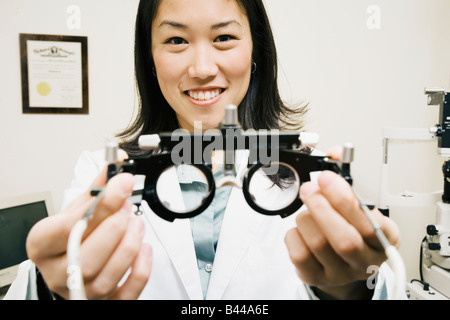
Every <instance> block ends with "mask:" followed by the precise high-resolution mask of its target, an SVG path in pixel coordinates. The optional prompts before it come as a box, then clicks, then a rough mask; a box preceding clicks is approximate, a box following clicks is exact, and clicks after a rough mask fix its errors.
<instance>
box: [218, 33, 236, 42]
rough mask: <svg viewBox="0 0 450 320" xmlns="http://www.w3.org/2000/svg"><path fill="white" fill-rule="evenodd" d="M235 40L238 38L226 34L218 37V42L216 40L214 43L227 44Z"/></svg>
mask: <svg viewBox="0 0 450 320" xmlns="http://www.w3.org/2000/svg"><path fill="white" fill-rule="evenodd" d="M234 39H236V38H235V37H233V36H231V35H229V34H225V35H221V36H218V37H217V38H216V40H214V41H215V42H227V41H230V40H234Z"/></svg>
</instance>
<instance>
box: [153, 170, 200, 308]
mask: <svg viewBox="0 0 450 320" xmlns="http://www.w3.org/2000/svg"><path fill="white" fill-rule="evenodd" d="M177 179H178V178H177V175H176V171H175V169H172V170H170V171H169V172H168V176H167V178H166V179H165V181H178V180H177ZM161 183H164V181H161ZM170 187H171V201H180V202H179V204H180V203H181V205H183V204H182V203H183V200H182V194H181V189H180V188H179V185H178V188H176V187H175V184H171V185H170ZM162 189H163V190H165V186H163V187H162ZM148 209H149V210H151V209H150V208H148ZM148 219H149V222H150V223H151V225H152V226H153V228H154V230H155V232H156V234H157V235H158V238H159V239H160V241H161V243H162V245H163V246H164V248H165V249H166V251H167V254H168V255H169V257H170V259H171V261H172V263H173V265H174V266H175V269H176V270H177V272H178V275H179V276H180V278H181V282H182V283H183V285H184V288H185V289H186V292H187V293H188V295H189V297H190V298H191V299H196V300H198V299H203V293H202V288H201V282H200V275H199V272H198V268H197V259H196V255H195V247H194V241H193V238H192V232H191V225H190V220H189V219H176V220H175V221H173V222H168V221H166V220H164V219H162V218H160V217H158V216H157V215H156V214H154V213H153V212H152V213H150V214H149V215H148Z"/></svg>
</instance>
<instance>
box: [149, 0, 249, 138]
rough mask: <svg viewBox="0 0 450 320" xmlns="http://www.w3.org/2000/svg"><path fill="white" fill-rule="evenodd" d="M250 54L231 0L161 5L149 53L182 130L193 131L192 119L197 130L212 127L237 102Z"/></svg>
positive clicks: (245, 27) (243, 20) (245, 29)
mask: <svg viewBox="0 0 450 320" xmlns="http://www.w3.org/2000/svg"><path fill="white" fill-rule="evenodd" d="M252 50H253V44H252V38H251V32H250V25H249V22H248V18H247V16H246V15H245V13H244V12H243V11H242V9H241V8H240V7H239V5H238V4H237V2H236V0H162V1H161V3H160V5H159V8H158V11H157V14H156V17H155V19H154V21H153V24H152V54H153V59H154V62H155V67H156V76H157V78H158V82H159V85H160V87H161V91H162V93H163V95H164V97H165V99H166V100H167V102H168V103H169V105H170V106H171V107H172V108H173V109H174V110H175V112H176V114H177V118H178V122H179V124H180V126H181V127H182V128H184V129H187V130H189V131H193V130H194V122H196V121H200V122H201V126H202V130H207V129H211V128H217V127H218V125H219V124H220V122H221V121H222V119H223V114H224V108H225V106H226V105H228V104H234V105H236V106H238V105H239V104H240V103H241V101H242V100H243V98H244V96H245V95H246V93H247V90H248V87H249V83H250V76H251V68H252ZM149 72H151V70H149ZM197 127H198V123H197Z"/></svg>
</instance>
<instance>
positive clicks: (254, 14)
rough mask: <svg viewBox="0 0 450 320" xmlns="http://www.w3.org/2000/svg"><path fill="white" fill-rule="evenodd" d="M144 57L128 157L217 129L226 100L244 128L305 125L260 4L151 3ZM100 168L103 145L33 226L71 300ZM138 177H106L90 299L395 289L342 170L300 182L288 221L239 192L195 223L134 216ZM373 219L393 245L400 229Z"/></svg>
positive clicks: (142, 16)
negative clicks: (281, 88) (145, 146)
mask: <svg viewBox="0 0 450 320" xmlns="http://www.w3.org/2000/svg"><path fill="white" fill-rule="evenodd" d="M135 65H136V78H137V84H138V89H139V94H140V100H141V104H140V110H139V115H138V117H137V119H136V121H135V122H134V123H133V125H132V126H131V127H130V128H128V129H127V130H125V131H124V132H122V133H121V134H120V137H121V138H123V143H122V144H121V146H122V148H123V149H124V150H125V151H126V152H127V153H128V154H131V155H135V154H139V153H140V151H139V149H138V148H137V143H136V141H137V138H138V136H139V135H141V134H149V133H157V132H160V131H170V130H174V129H176V128H180V127H181V128H184V129H187V130H190V131H192V130H193V129H194V122H195V121H201V123H202V128H203V129H204V130H206V129H210V128H216V127H218V125H219V123H220V122H221V120H222V118H223V109H224V107H225V106H226V105H228V104H234V105H238V106H239V107H238V112H239V121H240V122H241V124H242V126H243V127H244V129H247V128H254V129H262V128H279V127H282V128H284V127H286V126H292V125H295V124H297V126H299V127H300V126H301V125H299V123H300V122H299V120H298V117H297V115H299V114H302V113H303V112H304V109H302V108H300V109H297V110H291V109H289V108H288V107H286V106H285V105H283V103H282V102H281V99H280V97H279V94H278V89H277V82H276V81H277V69H276V66H277V60H276V51H275V45H274V41H273V37H272V33H271V29H270V26H269V22H268V18H267V15H266V13H265V10H264V7H263V4H262V1H260V0H252V1H250V0H246V1H242V0H159V1H158V0H154V1H151V0H142V1H141V3H140V5H139V9H138V15H137V22H136V47H135ZM242 163H243V164H245V163H246V162H245V159H244V160H243V162H242ZM102 167H104V162H103V156H102V154H101V153H84V154H83V155H82V157H81V158H80V161H79V163H78V165H77V168H76V179H75V181H74V184H73V185H72V188H71V189H70V190H69V191H68V192H67V193H66V202H69V201H71V204H70V205H69V206H67V208H66V209H64V211H63V213H62V214H58V215H56V216H54V217H51V218H48V219H45V220H43V221H41V222H40V223H38V224H37V225H36V226H35V227H34V228H33V229H32V231H31V232H30V235H29V238H28V241H27V250H28V255H29V257H30V259H31V261H33V263H34V264H35V265H36V267H37V269H38V270H39V271H38V273H37V274H38V277H37V279H38V282H39V280H42V279H43V280H44V281H41V282H42V283H43V282H45V283H46V285H47V286H48V288H49V289H50V291H51V292H53V293H54V294H56V295H58V296H60V297H63V298H67V297H68V289H67V285H66V281H67V275H66V268H67V262H66V245H67V238H68V235H69V232H70V230H71V228H72V227H73V225H74V224H75V222H76V221H77V220H78V219H80V217H81V216H82V215H83V213H84V212H85V211H86V209H87V208H88V207H89V205H90V204H92V202H93V199H92V197H90V195H89V193H88V189H89V187H90V185H91V186H92V185H93V186H100V185H104V184H105V170H104V169H103V171H102V169H101V168H102ZM242 168H245V165H242V166H241V169H242ZM99 172H100V173H99ZM96 175H97V178H96V179H95V180H94V181H93V182H92V177H94V176H96ZM133 183H134V179H133V177H132V176H130V175H127V174H121V175H118V176H116V177H114V178H112V179H111V180H110V181H109V182H108V184H107V187H106V193H105V196H104V198H103V200H102V201H101V202H100V204H99V206H98V209H97V210H96V212H95V214H94V217H93V219H92V221H90V223H89V226H88V229H87V231H86V233H85V237H84V239H83V243H82V246H81V263H82V270H83V276H84V282H85V289H86V294H87V297H88V298H90V299H104V298H107V299H136V298H142V299H203V298H207V299H310V298H316V297H318V298H339V299H350V298H352V299H353V298H355V299H356V298H361V299H362V298H381V297H383V295H382V293H383V292H384V291H383V290H388V291H389V290H390V284H389V283H390V281H389V279H388V278H389V270H388V269H386V268H385V267H384V265H383V267H382V268H381V270H380V272H379V273H378V276H377V280H378V281H377V287H376V289H375V291H374V290H369V288H368V285H367V283H366V280H367V279H368V277H369V276H371V275H372V274H368V273H367V267H368V266H371V265H376V266H380V265H381V264H382V262H383V261H384V260H385V256H384V253H383V250H382V248H381V246H380V245H379V243H378V241H377V240H376V238H375V236H374V234H373V232H372V228H371V227H370V224H369V223H368V221H367V220H366V219H365V217H364V215H363V213H362V212H361V210H360V208H359V206H358V202H357V200H356V199H355V197H354V195H353V192H352V190H351V188H350V187H349V186H348V184H347V183H346V182H345V181H344V180H342V179H341V178H340V177H338V176H337V175H335V174H332V173H330V172H325V173H323V174H322V175H321V176H320V177H319V179H318V184H317V185H316V184H312V183H306V184H304V185H303V186H302V188H301V190H300V196H301V199H302V200H303V202H304V203H305V204H306V205H307V207H308V209H306V208H303V211H302V213H301V214H298V215H295V214H294V215H292V216H291V217H289V218H286V219H280V218H276V217H267V216H263V215H260V214H257V213H255V212H254V211H252V210H251V209H250V208H249V207H248V205H247V204H246V202H245V200H244V199H243V196H242V192H241V191H240V190H236V189H233V190H228V192H224V193H222V195H221V196H220V197H219V196H217V197H216V199H215V200H214V201H215V202H213V204H212V206H211V208H208V210H209V211H207V212H204V213H202V214H201V215H199V216H197V217H195V218H194V219H191V220H190V221H189V220H187V219H181V220H176V221H175V222H173V223H169V222H166V221H164V220H162V219H160V218H159V217H157V216H156V215H155V214H154V213H152V212H151V210H150V208H149V207H148V206H146V205H145V204H144V205H143V210H144V214H143V216H142V217H136V216H133V215H132V214H131V203H130V201H129V200H128V195H129V194H130V193H131V192H132V188H133ZM80 194H81V195H80ZM76 196H77V197H76ZM74 198H76V199H75V200H73V201H72V199H74ZM374 216H375V218H376V219H377V221H378V222H379V223H380V225H381V226H382V228H383V231H384V232H385V233H386V235H387V236H388V238H389V239H390V241H391V243H394V244H397V243H398V238H399V233H398V230H397V229H396V227H395V225H394V224H393V223H392V222H391V221H390V220H389V219H387V218H385V217H383V216H382V215H381V214H379V213H378V212H375V213H374ZM34 264H32V263H30V262H28V263H27V264H26V265H23V266H22V268H21V273H22V274H25V276H24V277H25V278H26V277H27V276H30V279H31V278H32V277H33V276H34V272H35V270H36V269H35V268H34ZM21 279H24V278H23V277H22V276H19V277H18V280H16V282H17V284H16V285H13V286H12V288H11V291H12V292H11V295H10V297H14V295H15V294H16V293H17V294H16V295H15V297H19V295H18V294H19V293H20V294H22V297H23V298H25V296H26V294H27V295H28V297H29V296H30V295H31V296H33V290H39V286H36V284H35V283H34V281H32V280H30V282H27V281H24V282H23V283H22V290H20V281H22V280H21ZM25 287H26V288H28V290H25V289H23V288H25ZM369 287H370V286H369ZM30 288H31V289H30ZM372 289H373V288H372ZM41 295H42V294H41ZM34 296H36V294H34ZM384 297H385V296H384Z"/></svg>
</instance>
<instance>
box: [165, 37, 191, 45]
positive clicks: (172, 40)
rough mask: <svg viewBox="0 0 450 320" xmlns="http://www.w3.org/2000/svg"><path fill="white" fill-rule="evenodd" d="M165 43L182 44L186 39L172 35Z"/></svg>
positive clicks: (185, 42)
mask: <svg viewBox="0 0 450 320" xmlns="http://www.w3.org/2000/svg"><path fill="white" fill-rule="evenodd" d="M166 43H167V44H173V45H176V46H178V45H182V44H187V41H186V40H184V39H183V38H180V37H173V38H170V39H169V40H167V41H166Z"/></svg>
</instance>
